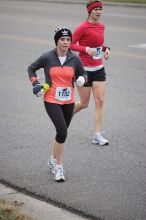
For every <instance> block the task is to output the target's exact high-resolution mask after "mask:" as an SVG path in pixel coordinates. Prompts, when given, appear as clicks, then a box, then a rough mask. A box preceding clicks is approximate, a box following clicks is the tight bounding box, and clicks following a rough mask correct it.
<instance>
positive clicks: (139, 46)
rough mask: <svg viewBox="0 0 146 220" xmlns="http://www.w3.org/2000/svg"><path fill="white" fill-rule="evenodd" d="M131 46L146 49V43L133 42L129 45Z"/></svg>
mask: <svg viewBox="0 0 146 220" xmlns="http://www.w3.org/2000/svg"><path fill="white" fill-rule="evenodd" d="M129 47H134V48H138V49H146V44H136V45H134V44H131V45H129Z"/></svg>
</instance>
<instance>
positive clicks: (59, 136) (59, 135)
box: [56, 129, 67, 144]
mask: <svg viewBox="0 0 146 220" xmlns="http://www.w3.org/2000/svg"><path fill="white" fill-rule="evenodd" d="M66 138H67V129H65V130H63V131H58V132H57V134H56V141H57V142H58V143H59V144H63V143H64V142H65V140H66Z"/></svg>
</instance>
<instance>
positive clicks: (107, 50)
mask: <svg viewBox="0 0 146 220" xmlns="http://www.w3.org/2000/svg"><path fill="white" fill-rule="evenodd" d="M110 54H111V51H110V49H109V48H108V47H107V48H106V50H105V52H104V59H105V60H108V59H109V58H110Z"/></svg>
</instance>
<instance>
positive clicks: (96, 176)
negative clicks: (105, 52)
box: [0, 1, 146, 220]
mask: <svg viewBox="0 0 146 220" xmlns="http://www.w3.org/2000/svg"><path fill="white" fill-rule="evenodd" d="M86 17H87V14H86V10H85V8H84V6H83V5H78V4H53V3H46V2H43V3H40V2H34V1H33V2H31V1H30V2H29V3H28V1H26V2H25V1H0V94H1V96H0V181H1V182H5V183H6V182H7V183H9V184H11V185H13V186H15V187H18V188H19V189H20V190H22V191H26V192H28V193H30V194H32V195H36V196H38V197H39V198H42V199H43V200H46V201H53V202H54V203H56V204H58V206H61V207H64V208H67V209H69V210H73V211H76V212H80V213H82V214H84V215H86V216H90V217H95V219H102V220H145V219H146V208H145V207H146V135H145V134H146V119H145V112H146V89H145V88H146V86H145V83H146V8H139V7H134V8H133V7H119V6H117V7H115V6H106V5H105V8H104V14H103V16H102V21H103V22H104V23H105V25H106V31H105V43H106V44H108V45H109V46H110V47H111V50H112V58H111V60H110V61H108V62H106V63H105V68H106V71H107V95H106V100H105V121H104V132H105V136H106V138H107V139H109V141H110V145H109V146H106V147H99V146H95V145H93V144H92V143H91V139H92V132H93V122H92V114H93V110H94V104H93V100H92V98H91V102H90V105H89V107H88V109H86V110H83V111H82V112H80V113H78V114H77V115H76V116H75V117H74V118H73V121H72V123H71V126H70V128H69V134H68V138H67V141H66V144H65V156H64V168H65V171H66V182H65V183H63V184H58V183H55V182H54V180H53V176H52V174H50V173H49V171H48V168H47V159H48V155H49V153H50V148H51V144H52V141H53V137H54V135H55V130H54V127H53V125H52V124H51V122H50V120H49V119H48V116H47V114H46V112H45V109H44V106H43V101H42V99H41V98H36V97H34V96H33V95H32V88H31V84H30V82H29V80H28V76H27V67H28V65H29V64H30V63H31V62H32V61H34V60H35V59H36V58H37V57H38V56H39V55H41V54H42V53H43V52H46V51H48V50H49V49H52V48H53V47H54V41H53V34H54V29H55V28H56V27H57V26H68V27H69V28H71V29H72V30H74V28H75V26H76V25H78V24H79V23H80V22H82V21H83V20H84V19H85V18H86ZM39 76H40V80H41V81H42V82H43V80H44V78H43V72H42V71H40V72H39ZM76 99H78V95H77V94H76ZM42 219H43V217H42Z"/></svg>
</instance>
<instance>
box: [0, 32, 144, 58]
mask: <svg viewBox="0 0 146 220" xmlns="http://www.w3.org/2000/svg"><path fill="white" fill-rule="evenodd" d="M0 39H4V40H13V41H19V42H27V43H34V44H43V45H54V41H50V40H45V39H36V38H30V37H24V36H18V35H10V34H0ZM112 54H113V55H117V56H125V57H130V58H136V59H146V56H140V55H133V54H128V53H121V52H114V51H113V52H112Z"/></svg>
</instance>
